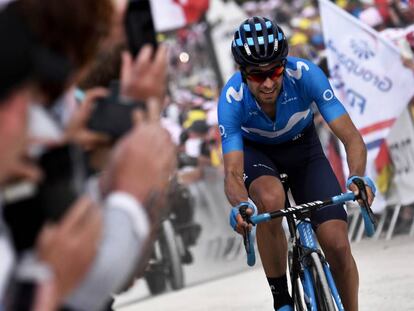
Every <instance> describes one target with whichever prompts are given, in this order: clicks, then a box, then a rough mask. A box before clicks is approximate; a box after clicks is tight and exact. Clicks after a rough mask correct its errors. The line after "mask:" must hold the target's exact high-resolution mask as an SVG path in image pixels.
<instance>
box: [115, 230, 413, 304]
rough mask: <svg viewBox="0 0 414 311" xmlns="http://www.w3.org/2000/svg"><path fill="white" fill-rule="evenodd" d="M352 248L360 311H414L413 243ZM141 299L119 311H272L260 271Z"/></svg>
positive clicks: (398, 240) (405, 239) (401, 240)
mask: <svg viewBox="0 0 414 311" xmlns="http://www.w3.org/2000/svg"><path fill="white" fill-rule="evenodd" d="M352 248H353V253H354V256H355V259H356V261H357V264H358V267H359V271H360V310H361V311H373V310H375V311H382V310H383V311H389V310H398V311H412V310H414V268H413V262H414V237H408V236H403V237H396V238H394V239H393V240H391V241H384V240H380V241H370V240H363V241H361V242H360V243H358V244H353V245H352ZM241 260H242V259H241ZM204 273H205V271H204ZM139 286H145V284H144V285H143V284H142V283H141V284H140V285H139ZM139 286H138V287H139ZM141 292H142V290H141ZM137 299H138V301H137V302H135V303H132V304H131V303H129V304H128V305H123V306H120V304H119V303H118V306H119V307H118V308H116V310H117V311H135V310H142V311H256V310H257V311H259V310H260V311H272V310H273V309H272V308H271V306H272V298H271V296H270V292H269V290H268V287H267V284H266V280H265V278H264V276H263V272H262V270H261V269H260V267H256V268H253V269H251V268H249V269H248V270H243V271H242V272H240V271H238V272H237V273H234V274H233V275H231V276H227V277H224V278H220V279H216V280H214V281H209V282H206V283H202V284H197V285H192V286H190V287H187V288H185V289H183V290H181V291H178V292H170V293H167V294H164V295H161V296H159V297H155V298H154V297H149V296H147V297H143V298H137ZM130 301H133V299H132V300H130Z"/></svg>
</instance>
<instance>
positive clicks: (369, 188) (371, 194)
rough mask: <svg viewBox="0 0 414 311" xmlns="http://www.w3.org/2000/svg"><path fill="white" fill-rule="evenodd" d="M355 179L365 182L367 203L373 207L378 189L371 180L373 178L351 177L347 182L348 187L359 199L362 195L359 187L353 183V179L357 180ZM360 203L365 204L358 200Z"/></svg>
mask: <svg viewBox="0 0 414 311" xmlns="http://www.w3.org/2000/svg"><path fill="white" fill-rule="evenodd" d="M355 178H359V179H361V180H363V181H364V184H365V191H366V193H367V203H368V205H369V206H371V205H372V202H373V201H374V198H375V192H376V188H375V184H374V182H373V181H372V180H371V178H369V177H367V176H365V177H359V176H352V177H350V178H349V179H348V181H347V187H348V189H349V190H351V191H352V192H353V193H354V194H355V196H357V197H358V196H359V195H360V193H359V189H358V187H357V185H356V184H354V183H353V182H352V181H353V179H355ZM358 203H359V204H363V202H362V200H361V199H359V200H358Z"/></svg>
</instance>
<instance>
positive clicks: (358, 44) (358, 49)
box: [351, 39, 375, 60]
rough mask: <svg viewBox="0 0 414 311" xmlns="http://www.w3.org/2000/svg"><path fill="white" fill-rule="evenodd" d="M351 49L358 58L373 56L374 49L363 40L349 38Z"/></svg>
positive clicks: (365, 58)
mask: <svg viewBox="0 0 414 311" xmlns="http://www.w3.org/2000/svg"><path fill="white" fill-rule="evenodd" d="M351 49H352V51H353V52H354V54H355V55H356V56H358V58H359V59H362V60H367V59H370V58H371V57H374V56H375V53H374V51H373V50H372V49H371V47H370V46H369V44H368V42H366V41H363V40H354V39H352V40H351Z"/></svg>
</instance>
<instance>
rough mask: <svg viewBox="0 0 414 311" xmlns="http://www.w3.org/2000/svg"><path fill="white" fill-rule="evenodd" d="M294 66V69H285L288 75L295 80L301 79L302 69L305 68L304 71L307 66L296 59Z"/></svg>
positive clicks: (307, 69)
mask: <svg viewBox="0 0 414 311" xmlns="http://www.w3.org/2000/svg"><path fill="white" fill-rule="evenodd" d="M296 68H297V69H296V70H292V69H290V68H287V69H286V72H287V73H288V75H289V76H291V77H293V78H295V79H296V80H300V79H302V73H303V69H305V70H306V71H309V66H308V65H307V64H306V63H304V62H302V61H298V62H297V63H296Z"/></svg>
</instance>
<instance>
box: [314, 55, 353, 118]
mask: <svg viewBox="0 0 414 311" xmlns="http://www.w3.org/2000/svg"><path fill="white" fill-rule="evenodd" d="M307 64H308V65H309V67H310V69H311V70H310V71H309V76H308V79H307V83H306V92H307V94H308V96H309V97H310V99H311V100H313V101H314V102H315V103H316V106H317V107H318V109H319V112H320V113H321V114H322V116H323V118H324V119H325V121H326V122H328V123H329V122H331V121H333V120H335V119H336V118H338V117H340V116H342V115H344V114H346V113H347V111H346V110H345V108H344V106H343V105H342V103H341V102H340V101H339V99H338V98H337V97H336V96H335V93H334V91H333V89H332V87H331V85H330V83H329V80H328V78H327V77H326V76H325V74H324V73H323V71H322V70H321V69H320V68H319V67H318V66H316V65H315V64H313V63H311V62H307Z"/></svg>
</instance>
